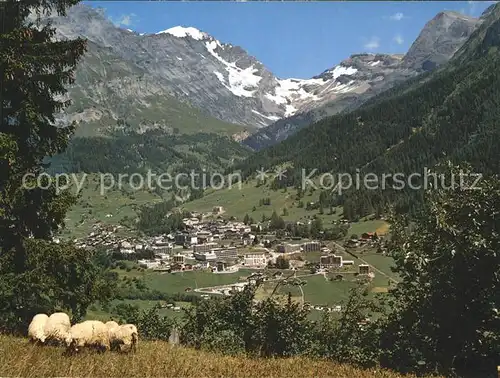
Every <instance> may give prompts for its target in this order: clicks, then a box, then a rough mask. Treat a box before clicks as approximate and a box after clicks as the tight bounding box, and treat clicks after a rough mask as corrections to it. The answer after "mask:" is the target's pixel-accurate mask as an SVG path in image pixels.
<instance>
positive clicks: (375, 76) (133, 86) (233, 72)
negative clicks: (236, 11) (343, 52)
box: [50, 4, 479, 149]
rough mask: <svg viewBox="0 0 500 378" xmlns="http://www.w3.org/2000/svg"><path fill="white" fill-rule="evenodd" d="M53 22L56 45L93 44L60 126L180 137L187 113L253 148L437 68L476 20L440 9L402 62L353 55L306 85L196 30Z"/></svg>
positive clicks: (93, 14)
mask: <svg viewBox="0 0 500 378" xmlns="http://www.w3.org/2000/svg"><path fill="white" fill-rule="evenodd" d="M50 19H51V21H52V22H53V24H54V25H55V26H56V28H57V35H58V36H59V37H60V38H75V37H85V38H87V39H88V41H89V49H88V52H87V54H86V56H85V58H84V60H83V62H82V63H81V64H80V66H79V68H78V70H77V79H76V84H75V85H74V86H73V87H72V88H71V89H70V97H71V98H72V99H73V100H74V105H73V106H72V108H70V109H69V110H68V111H67V112H66V113H65V115H64V120H78V121H80V122H81V123H82V129H85V128H86V131H88V132H89V133H90V134H92V133H93V132H94V130H92V127H85V125H84V124H85V123H91V124H93V123H95V122H98V123H99V124H100V126H99V127H98V128H100V129H106V128H107V127H108V126H106V125H113V126H112V127H114V128H116V125H115V123H116V122H117V121H120V122H121V123H122V124H123V123H124V121H123V120H125V121H126V122H128V123H131V124H132V126H131V127H132V128H137V129H139V130H148V129H151V128H164V129H168V130H173V129H181V132H182V131H184V130H183V126H182V125H183V124H184V123H185V120H184V118H185V115H186V114H188V116H189V122H188V123H189V124H190V127H191V129H193V130H199V131H215V132H218V130H219V129H221V128H222V129H224V128H226V127H228V128H230V127H229V126H227V125H224V126H220V125H217V126H215V129H214V130H211V126H210V125H208V124H207V122H206V119H210V122H211V123H217V120H221V121H222V122H225V123H226V124H236V125H241V126H243V127H241V128H240V129H239V130H238V128H237V127H236V128H235V130H234V131H235V132H237V133H238V139H240V138H241V137H242V135H245V133H246V132H248V131H251V128H262V130H260V131H259V132H258V133H256V134H254V135H250V136H249V137H248V138H246V139H245V142H244V143H245V144H247V145H249V146H251V147H252V148H256V149H258V148H262V147H264V146H266V145H271V144H274V143H277V142H279V141H280V140H283V139H285V138H286V137H288V136H289V135H291V134H293V133H294V132H295V131H297V130H298V129H300V128H301V127H304V126H306V125H307V124H309V123H311V122H313V121H315V120H318V119H321V118H322V117H325V116H328V115H331V114H335V113H338V112H340V111H342V110H344V109H351V108H354V107H356V106H358V105H359V104H362V103H363V102H364V101H365V100H366V99H367V98H369V97H371V96H373V95H374V94H377V93H380V92H381V91H383V90H385V89H387V88H390V87H391V86H392V85H394V84H395V83H398V82H401V81H404V80H406V79H407V78H409V77H413V76H415V75H417V74H418V73H419V72H421V71H423V70H426V69H431V68H433V67H434V66H437V65H439V64H440V63H441V62H443V61H445V60H446V59H448V58H449V57H450V56H451V55H452V54H453V52H454V51H456V49H458V48H459V47H460V46H461V44H462V43H463V41H464V39H465V38H466V35H467V34H468V33H470V32H471V31H472V30H473V29H474V25H475V23H477V22H479V20H478V19H474V18H470V17H465V16H462V15H459V14H455V13H454V12H442V14H440V15H438V16H436V18H435V19H433V20H431V21H430V22H429V23H428V24H427V25H426V27H425V28H424V30H423V31H422V33H421V34H420V36H419V38H418V39H417V40H416V41H415V43H414V44H413V45H412V48H411V49H410V50H409V52H408V54H406V55H405V56H404V57H403V56H401V55H388V54H356V55H352V56H351V57H349V58H348V59H346V60H344V61H342V62H341V63H340V64H338V65H336V66H334V67H332V68H330V69H327V70H325V71H324V72H323V73H321V74H319V75H317V76H315V77H313V78H311V79H293V78H288V79H281V78H278V77H276V76H275V75H274V74H273V73H272V72H271V71H270V70H269V69H267V68H266V67H265V66H264V65H263V64H262V63H261V62H259V61H258V60H257V59H256V58H254V57H252V56H251V55H249V54H248V53H247V52H246V51H245V50H243V49H242V48H241V47H239V46H234V45H231V44H225V43H222V42H220V41H218V40H217V39H215V38H214V37H212V36H211V35H209V34H208V33H205V32H203V31H200V30H198V29H196V28H194V27H183V26H177V27H173V28H170V29H167V30H164V31H161V32H158V33H156V34H139V33H136V32H134V31H132V30H128V29H121V28H119V27H116V26H115V25H114V24H113V23H112V22H111V21H110V20H108V19H107V18H106V16H105V14H104V11H103V10H101V9H98V8H91V7H89V6H86V5H82V4H79V5H76V6H74V7H72V8H71V9H70V10H69V12H68V14H67V16H65V17H51V18H50ZM434 57H436V58H435V59H434ZM429 62H430V63H429ZM207 117H208V118H207ZM177 118H182V122H181V121H180V120H177ZM210 122H209V123H210ZM178 123H181V124H182V125H181V127H179V126H178ZM266 126H267V127H266ZM245 128H247V130H245Z"/></svg>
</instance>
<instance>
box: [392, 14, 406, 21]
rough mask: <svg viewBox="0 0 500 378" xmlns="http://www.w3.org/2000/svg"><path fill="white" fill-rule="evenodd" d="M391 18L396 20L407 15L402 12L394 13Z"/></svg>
mask: <svg viewBox="0 0 500 378" xmlns="http://www.w3.org/2000/svg"><path fill="white" fill-rule="evenodd" d="M389 18H390V19H391V20H394V21H401V20H402V19H403V18H405V15H404V14H403V13H401V12H397V13H394V14H393V15H392V16H390V17H389Z"/></svg>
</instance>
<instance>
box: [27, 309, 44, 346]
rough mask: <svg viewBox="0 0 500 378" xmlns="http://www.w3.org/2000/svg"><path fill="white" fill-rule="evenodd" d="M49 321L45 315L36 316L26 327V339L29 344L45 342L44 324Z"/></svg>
mask: <svg viewBox="0 0 500 378" xmlns="http://www.w3.org/2000/svg"><path fill="white" fill-rule="evenodd" d="M48 319H49V317H48V315H47V314H36V315H35V316H33V319H32V320H31V323H30V325H29V326H28V338H29V340H30V341H31V342H37V341H39V342H41V343H44V342H45V338H46V337H45V324H46V323H47V320H48Z"/></svg>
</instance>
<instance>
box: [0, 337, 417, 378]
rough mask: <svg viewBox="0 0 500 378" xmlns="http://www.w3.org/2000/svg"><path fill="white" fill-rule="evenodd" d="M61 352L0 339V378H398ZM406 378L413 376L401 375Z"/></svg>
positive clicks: (192, 358)
mask: <svg viewBox="0 0 500 378" xmlns="http://www.w3.org/2000/svg"><path fill="white" fill-rule="evenodd" d="M62 352H63V349H62V348H56V347H37V346H34V345H30V344H29V343H28V341H27V339H24V338H16V337H10V336H4V335H0V375H1V376H4V377H7V376H9V377H13V376H22V377H222V376H226V377H256V378H257V377H258V378H260V377H265V376H266V377H269V376H273V377H287V378H288V377H317V376H322V377H326V376H328V377H338V378H342V377H346V378H351V377H357V378H368V377H379V378H398V377H402V375H399V374H395V373H392V372H388V371H384V370H378V369H377V370H374V369H370V370H360V369H357V368H354V367H351V366H348V365H338V364H333V363H330V362H327V361H318V360H312V359H307V358H288V359H251V358H247V357H243V356H242V357H230V356H221V355H218V354H212V353H208V352H200V351H196V350H192V349H186V348H182V347H172V346H171V345H170V344H167V343H165V342H147V341H144V342H142V341H140V343H139V348H138V351H137V353H136V354H134V355H126V354H118V353H107V354H96V353H93V352H88V351H84V352H82V354H81V355H78V356H74V357H65V356H63V355H62ZM405 377H409V378H411V377H412V376H405Z"/></svg>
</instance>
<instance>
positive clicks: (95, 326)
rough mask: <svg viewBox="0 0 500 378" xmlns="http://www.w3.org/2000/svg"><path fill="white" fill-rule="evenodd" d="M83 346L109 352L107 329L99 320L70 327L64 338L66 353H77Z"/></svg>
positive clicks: (87, 321)
mask: <svg viewBox="0 0 500 378" xmlns="http://www.w3.org/2000/svg"><path fill="white" fill-rule="evenodd" d="M84 346H90V347H97V348H98V349H100V350H101V351H108V350H110V349H111V348H110V344H109V330H108V327H106V325H105V324H104V323H103V322H101V321H99V320H86V321H84V322H82V323H78V324H75V325H74V326H73V327H71V329H70V331H69V334H68V336H67V337H66V348H67V351H68V352H78V350H79V348H83V347H84Z"/></svg>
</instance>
